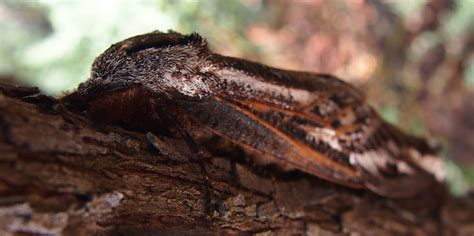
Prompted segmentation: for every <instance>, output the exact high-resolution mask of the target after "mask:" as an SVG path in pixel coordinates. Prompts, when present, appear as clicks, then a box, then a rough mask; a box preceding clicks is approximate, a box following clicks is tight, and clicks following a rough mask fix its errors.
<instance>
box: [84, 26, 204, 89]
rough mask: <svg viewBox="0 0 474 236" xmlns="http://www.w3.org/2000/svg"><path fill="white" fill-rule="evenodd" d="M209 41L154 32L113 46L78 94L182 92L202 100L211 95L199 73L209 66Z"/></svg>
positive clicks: (96, 60)
mask: <svg viewBox="0 0 474 236" xmlns="http://www.w3.org/2000/svg"><path fill="white" fill-rule="evenodd" d="M208 55H209V53H208V47H207V43H206V41H205V40H204V39H203V38H202V37H201V36H199V35H198V34H196V33H193V34H190V35H181V34H179V33H176V32H168V33H162V32H152V33H149V34H144V35H139V36H135V37H132V38H129V39H126V40H124V41H121V42H118V43H116V44H114V45H112V46H111V47H110V48H109V49H107V50H106V51H105V52H104V53H102V54H101V55H100V56H99V57H98V58H96V59H95V61H94V63H93V65H92V71H91V77H90V79H89V80H88V81H86V82H84V83H82V84H80V85H79V88H78V92H80V93H81V94H91V93H100V92H108V91H113V90H118V89H124V88H129V87H134V86H143V87H145V88H147V89H149V90H150V91H151V92H153V93H161V94H163V93H164V94H167V93H169V92H172V91H174V92H179V93H181V94H183V95H186V96H197V97H201V96H203V95H204V94H206V93H207V92H208V90H209V89H208V87H207V85H206V84H205V83H204V81H203V78H201V77H202V76H199V74H200V73H199V71H201V70H202V68H205V67H206V64H208V63H207V62H206V61H207V59H206V58H207V57H208Z"/></svg>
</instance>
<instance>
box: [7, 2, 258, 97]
mask: <svg viewBox="0 0 474 236" xmlns="http://www.w3.org/2000/svg"><path fill="white" fill-rule="evenodd" d="M0 7H1V8H3V11H0V15H3V16H1V18H0V35H2V37H1V39H0V44H1V46H0V74H14V75H15V76H17V77H20V78H21V79H22V80H23V81H24V82H25V83H27V84H32V85H35V86H38V87H40V88H41V89H42V90H43V91H45V92H46V93H49V94H52V95H58V94H60V93H61V92H62V91H64V90H71V89H73V88H75V87H76V86H77V84H78V83H79V82H81V81H84V80H86V79H87V77H88V73H89V69H90V65H91V64H92V61H93V59H94V58H95V57H96V56H97V55H98V54H100V53H101V52H102V51H104V50H105V49H106V48H107V47H108V46H110V45H111V44H112V43H114V42H117V41H119V40H122V39H125V38H127V37H130V36H133V35H137V34H142V33H145V32H151V31H154V30H161V31H167V30H169V29H173V30H177V31H181V32H192V31H199V32H202V33H203V34H205V35H209V36H210V38H211V43H212V42H213V41H215V38H216V37H213V36H215V35H216V34H217V32H232V33H233V34H239V33H241V32H242V31H243V30H244V29H245V25H246V24H247V23H248V22H251V21H252V20H253V19H254V17H256V16H257V13H258V9H250V8H247V7H244V5H242V4H241V3H240V2H238V1H218V0H210V1H202V2H199V1H159V0H148V1H127V0H112V1H66V0H62V1H61V0H44V1H8V0H7V1H4V0H3V1H1V2H0ZM0 10H1V9H0ZM35 14H39V15H40V16H38V17H36V18H35V17H33V18H32V17H30V16H29V15H35ZM41 15H42V16H43V17H44V19H42V20H43V21H44V22H45V24H50V25H46V26H45V27H41V26H38V25H36V26H35V25H34V24H35V22H34V21H37V20H38V19H39V18H41ZM36 23H37V22H36ZM232 41H234V43H235V44H237V45H246V41H245V40H243V39H242V37H234V40H232Z"/></svg>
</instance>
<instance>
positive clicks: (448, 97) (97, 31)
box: [0, 0, 474, 194]
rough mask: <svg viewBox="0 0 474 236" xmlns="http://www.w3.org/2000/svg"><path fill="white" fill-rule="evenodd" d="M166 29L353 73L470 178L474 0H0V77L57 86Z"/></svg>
mask: <svg viewBox="0 0 474 236" xmlns="http://www.w3.org/2000/svg"><path fill="white" fill-rule="evenodd" d="M168 29H173V30H175V31H178V32H181V33H190V32H193V31H196V32H199V33H200V34H201V35H203V36H204V37H206V38H207V39H208V41H209V43H210V45H211V48H213V50H214V51H216V52H219V53H221V54H225V55H230V56H236V57H242V58H247V59H251V60H255V61H259V62H262V63H265V64H269V65H272V66H275V67H280V68H286V69H293V70H306V71H313V72H325V73H330V74H334V75H336V76H338V77H340V78H342V79H344V80H346V81H348V82H350V83H352V84H354V85H356V86H357V87H359V88H361V89H362V90H364V91H365V93H366V94H367V96H368V101H369V102H370V103H371V104H372V105H373V106H374V107H376V108H377V110H378V111H379V112H380V113H381V114H382V115H383V117H384V118H385V119H387V120H388V121H390V122H392V123H394V124H397V125H399V126H401V127H402V128H403V129H404V130H407V131H408V132H411V133H414V134H418V135H423V136H429V137H434V138H435V140H437V141H438V142H440V143H441V144H442V146H443V152H442V155H443V157H444V158H445V160H446V166H447V174H448V181H449V183H450V188H451V190H452V192H453V193H455V194H463V193H466V191H468V190H469V189H470V188H472V187H473V186H474V0H432V1H427V0H426V1H425V0H407V1H401V0H400V1H398V0H392V1H388V0H387V1H382V0H313V1H309V0H307V1H303V0H292V1H290V0H241V1H236V0H205V1H197V0H195V1H191V0H188V1H174V0H147V1H138V0H137V1H132V0H128V1H127V0H109V1H107V0H103V1H92V0H91V1H88V0H83V1H79V0H50V1H47V0H42V1H40V0H37V1H34V0H0V82H8V83H15V84H21V85H31V86H38V87H39V88H40V89H41V90H43V91H44V92H45V93H48V94H50V95H61V94H63V93H65V91H71V90H73V89H74V88H75V87H76V86H77V85H78V84H79V83H80V82H81V81H84V80H86V79H87V78H88V76H89V70H90V65H91V63H92V61H93V60H94V58H95V57H96V56H97V55H99V54H100V53H101V52H103V51H104V50H105V49H107V48H108V47H109V46H110V45H111V44H112V43H114V42H117V41H119V40H122V39H125V38H127V37H130V36H133V35H136V34H142V33H146V32H150V31H153V30H162V31H167V30H168Z"/></svg>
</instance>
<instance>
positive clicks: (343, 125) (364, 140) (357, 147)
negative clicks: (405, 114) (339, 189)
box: [221, 85, 441, 197]
mask: <svg viewBox="0 0 474 236" xmlns="http://www.w3.org/2000/svg"><path fill="white" fill-rule="evenodd" d="M345 86H346V85H344V86H342V87H341V86H340V87H339V90H334V91H326V93H325V96H319V98H318V99H317V100H315V101H314V102H313V103H311V104H310V105H309V106H306V107H302V108H301V107H300V108H297V109H294V108H288V109H285V108H282V107H281V106H279V105H275V104H270V103H263V102H259V101H251V100H245V99H242V98H225V99H226V102H227V103H228V104H229V106H230V107H232V108H233V109H234V110H236V111H238V112H240V113H242V114H245V116H247V117H250V118H251V119H253V120H255V121H257V123H258V124H257V125H259V126H265V127H267V128H268V129H270V130H271V133H270V134H269V135H274V136H279V137H282V139H283V140H286V142H288V143H289V145H291V146H293V147H294V150H307V151H305V152H303V153H300V155H301V156H300V155H297V156H298V157H297V158H295V157H292V156H291V155H288V156H285V157H281V158H286V159H288V160H287V162H288V163H290V164H291V165H295V167H296V168H298V169H300V170H303V171H305V172H309V173H311V174H314V175H317V176H320V177H323V178H325V179H329V180H331V181H333V182H338V183H341V182H344V181H345V179H351V183H353V182H360V183H362V185H363V186H365V187H367V188H369V189H371V190H372V191H374V192H377V193H379V194H381V195H385V196H391V197H409V196H413V195H415V194H417V193H419V192H420V191H423V190H425V189H426V188H428V187H430V186H431V185H432V184H434V183H435V182H436V181H435V178H434V176H433V175H438V174H439V173H440V171H441V168H440V166H439V165H440V163H441V161H440V160H439V158H437V157H436V156H435V155H434V151H433V150H432V148H431V147H430V146H429V145H428V144H427V143H426V142H425V141H424V140H423V139H420V138H416V137H413V136H410V135H407V134H404V133H403V132H401V131H400V130H398V129H397V128H396V127H394V126H392V125H390V124H388V123H386V122H384V121H383V120H382V119H380V117H379V116H378V115H377V114H376V113H375V112H374V110H373V109H371V108H370V107H369V106H368V105H367V104H366V103H365V101H364V100H363V96H361V95H360V94H359V93H358V92H357V91H355V90H354V88H352V87H351V86H349V85H347V87H345ZM221 99H222V98H221ZM261 148H262V149H266V148H268V147H265V146H263V147H261ZM274 150H278V147H276V148H274ZM267 152H268V151H267ZM269 152H270V154H273V155H275V153H277V154H279V153H281V152H275V151H269ZM272 152H273V153H272ZM309 163H310V164H311V165H320V166H321V168H319V169H326V168H327V169H329V170H325V171H323V172H321V171H320V170H318V169H311V168H308V166H310V164H309ZM331 169H332V170H335V169H344V170H346V171H342V173H345V174H347V175H348V176H350V178H348V176H341V175H338V174H334V173H337V172H335V171H332V172H334V173H331ZM318 171H320V172H319V173H318ZM430 172H432V174H430ZM356 179H357V180H356ZM342 184H345V185H348V186H351V185H353V184H348V183H342Z"/></svg>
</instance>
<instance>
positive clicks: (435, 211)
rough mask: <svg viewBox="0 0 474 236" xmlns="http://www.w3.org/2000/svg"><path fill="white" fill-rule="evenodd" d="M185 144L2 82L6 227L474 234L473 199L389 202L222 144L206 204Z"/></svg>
mask: <svg viewBox="0 0 474 236" xmlns="http://www.w3.org/2000/svg"><path fill="white" fill-rule="evenodd" d="M213 146H214V149H217V150H218V149H219V146H217V145H213ZM188 150H189V148H187V145H186V143H184V142H183V141H182V140H179V139H173V138H167V137H164V136H159V135H153V134H151V133H148V134H144V133H138V132H132V131H127V130H124V129H121V128H119V127H104V126H103V125H101V126H99V125H97V124H94V123H93V122H90V121H88V120H87V118H84V117H81V116H79V115H76V114H73V113H71V112H70V111H68V110H67V109H66V108H65V107H64V106H62V105H61V104H59V103H58V101H57V100H55V99H53V98H50V97H47V96H44V95H41V94H40V93H39V91H38V90H37V89H33V88H21V87H12V86H6V85H0V235H9V234H12V235H17V234H18V235H25V234H26V235H29V234H35V235H36V234H65V235H90V234H123V235H143V234H149V235H155V234H160V235H163V234H165V235H183V234H185V235H195V234H198V235H214V234H224V235H226V234H259V235H290V234H291V235H295V234H296V235H300V234H301V235H306V234H307V235H345V234H351V235H473V234H474V198H473V197H472V196H470V197H466V198H463V199H452V198H449V197H448V198H445V197H441V196H442V195H433V194H427V196H420V197H419V198H416V199H405V200H390V199H385V198H382V197H379V196H376V195H374V194H372V193H369V192H366V191H355V190H350V189H346V188H343V187H338V186H335V185H333V184H330V183H327V182H325V181H322V180H319V179H318V178H316V177H312V176H308V175H304V174H301V173H283V172H281V171H279V170H277V169H275V168H271V167H257V166H255V165H252V164H251V162H246V161H242V158H241V157H238V155H234V154H231V153H229V152H225V151H222V152H220V153H221V154H216V153H219V152H218V151H217V152H216V151H213V152H212V153H214V154H210V153H209V152H207V153H205V156H206V158H205V165H206V168H207V171H208V175H209V179H210V184H211V188H210V189H209V191H210V192H211V197H210V201H211V205H210V209H206V206H205V205H206V204H205V202H206V199H205V194H204V193H205V187H204V186H205V185H204V184H203V183H204V178H203V174H202V172H201V171H200V168H199V165H198V164H197V162H196V161H195V157H194V155H193V154H192V153H191V152H190V151H188ZM207 200H209V199H207ZM206 212H208V213H206Z"/></svg>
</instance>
